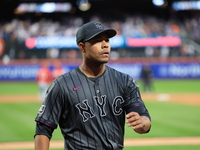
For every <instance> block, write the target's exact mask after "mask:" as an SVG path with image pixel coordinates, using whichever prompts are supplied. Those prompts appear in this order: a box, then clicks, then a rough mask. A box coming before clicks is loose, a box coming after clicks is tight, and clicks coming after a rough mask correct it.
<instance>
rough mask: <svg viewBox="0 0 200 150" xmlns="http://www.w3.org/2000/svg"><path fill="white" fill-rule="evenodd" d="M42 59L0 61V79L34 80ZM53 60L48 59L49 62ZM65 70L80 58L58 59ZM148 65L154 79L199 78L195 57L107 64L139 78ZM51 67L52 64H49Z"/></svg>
mask: <svg viewBox="0 0 200 150" xmlns="http://www.w3.org/2000/svg"><path fill="white" fill-rule="evenodd" d="M41 61H42V60H12V61H11V62H10V63H9V64H3V62H1V63H0V81H18V80H20V81H34V80H35V77H36V73H37V71H38V69H39V68H40V63H41ZM53 61H54V60H51V59H50V60H49V62H50V64H51V62H53ZM60 61H61V62H62V64H63V68H64V69H65V71H66V72H68V71H70V70H72V69H73V68H75V67H77V66H79V65H80V64H81V59H75V60H74V59H73V60H69V59H65V60H60ZM147 64H148V65H150V67H151V68H152V70H153V73H154V78H155V79H186V78H190V79H193V78H200V59H199V58H197V57H195V58H190V57H186V58H168V59H166V58H165V59H163V58H121V59H117V60H110V61H109V63H108V64H107V65H108V66H111V67H113V68H115V69H117V70H119V71H121V72H124V73H127V74H129V75H131V76H132V77H133V78H134V79H140V73H141V69H142V67H143V65H147ZM50 69H51V70H52V69H53V65H52V64H51V65H50Z"/></svg>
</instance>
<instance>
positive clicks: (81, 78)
mask: <svg viewBox="0 0 200 150" xmlns="http://www.w3.org/2000/svg"><path fill="white" fill-rule="evenodd" d="M131 111H136V112H138V113H139V114H140V115H145V116H147V117H149V118H150V116H149V113H148V110H147V109H146V108H145V105H144V103H143V101H142V100H141V96H140V93H139V88H138V86H137V84H136V83H135V82H134V80H133V78H132V77H130V76H129V75H127V74H124V73H121V72H119V71H117V70H115V69H113V68H110V67H108V66H106V71H105V72H104V73H103V74H102V75H101V76H99V77H97V78H89V77H87V76H85V75H84V74H83V73H82V72H81V71H80V70H79V68H75V69H74V70H72V71H70V72H68V73H66V74H64V75H62V76H60V77H59V78H57V79H56V80H54V82H53V83H52V84H51V86H50V87H49V89H48V91H47V95H46V100H45V101H44V103H43V105H42V107H41V109H40V111H39V112H38V115H37V117H36V121H37V122H41V123H43V124H45V125H47V126H49V127H51V128H57V126H58V125H59V126H60V129H61V132H62V134H63V137H64V139H65V150H72V149H73V150H75V149H76V150H89V149H90V150H120V149H123V143H124V124H125V114H126V113H129V112H131Z"/></svg>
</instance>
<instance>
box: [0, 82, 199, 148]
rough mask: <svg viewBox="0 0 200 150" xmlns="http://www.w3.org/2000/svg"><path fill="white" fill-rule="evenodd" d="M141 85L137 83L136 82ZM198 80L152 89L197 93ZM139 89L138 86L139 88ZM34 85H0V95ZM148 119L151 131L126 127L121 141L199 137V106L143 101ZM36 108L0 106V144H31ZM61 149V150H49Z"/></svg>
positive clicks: (57, 134)
mask: <svg viewBox="0 0 200 150" xmlns="http://www.w3.org/2000/svg"><path fill="white" fill-rule="evenodd" d="M137 83H138V85H139V86H141V82H140V81H137ZM199 86H200V80H156V81H155V82H154V88H155V90H156V92H158V93H200V88H199ZM141 90H142V86H141ZM37 92H38V88H37V85H36V84H35V83H34V82H31V83H30V82H21V83H19V82H12V83H11V82H1V83H0V97H1V95H17V94H37ZM146 106H147V108H148V109H149V112H150V114H151V116H152V129H151V132H150V133H148V134H145V135H140V134H136V133H135V132H133V131H132V129H131V128H128V127H126V129H125V138H147V137H182V136H183V137H185V136H200V128H199V127H200V119H199V114H200V106H192V105H184V104H177V103H176V104H174V103H168V102H156V101H154V102H146ZM39 107H40V104H39V103H37V102H35V103H34V102H30V103H0V114H1V115H0V142H16V141H33V140H34V139H33V135H34V132H35V122H34V119H35V116H36V114H37V111H38V109H39ZM61 139H62V136H61V134H60V131H59V129H57V130H55V132H54V135H53V139H52V140H61ZM199 148H200V144H199V145H193V146H192V145H186V146H185V145H184V146H183V145H177V146H148V147H146V146H137V147H126V148H125V150H131V149H137V150H144V149H148V150H160V149H162V150H188V149H190V150H197V149H199ZM53 150H61V149H53Z"/></svg>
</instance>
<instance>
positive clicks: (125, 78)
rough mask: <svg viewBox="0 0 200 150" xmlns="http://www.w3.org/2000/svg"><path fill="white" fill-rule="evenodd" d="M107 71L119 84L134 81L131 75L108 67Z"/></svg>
mask: <svg viewBox="0 0 200 150" xmlns="http://www.w3.org/2000/svg"><path fill="white" fill-rule="evenodd" d="M107 70H108V74H110V75H111V76H112V78H116V80H117V81H119V82H122V83H125V82H129V81H131V82H132V81H133V80H134V79H133V78H132V77H131V76H130V75H129V74H126V73H124V72H121V71H119V70H116V69H115V68H112V67H109V66H107Z"/></svg>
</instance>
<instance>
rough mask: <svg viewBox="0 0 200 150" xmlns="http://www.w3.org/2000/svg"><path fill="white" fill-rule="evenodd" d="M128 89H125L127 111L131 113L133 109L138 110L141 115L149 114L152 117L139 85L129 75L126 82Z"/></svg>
mask: <svg viewBox="0 0 200 150" xmlns="http://www.w3.org/2000/svg"><path fill="white" fill-rule="evenodd" d="M126 83H127V85H126V88H125V89H126V90H125V105H124V107H125V110H126V113H127V114H128V113H130V112H132V111H134V112H137V113H138V114H139V115H141V116H147V117H148V118H149V119H151V117H150V114H149V112H148V110H147V108H146V106H145V103H144V101H143V100H142V98H141V95H140V90H139V86H138V85H137V84H136V82H135V81H134V80H133V78H132V77H130V76H129V77H128V81H127V82H126Z"/></svg>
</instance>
